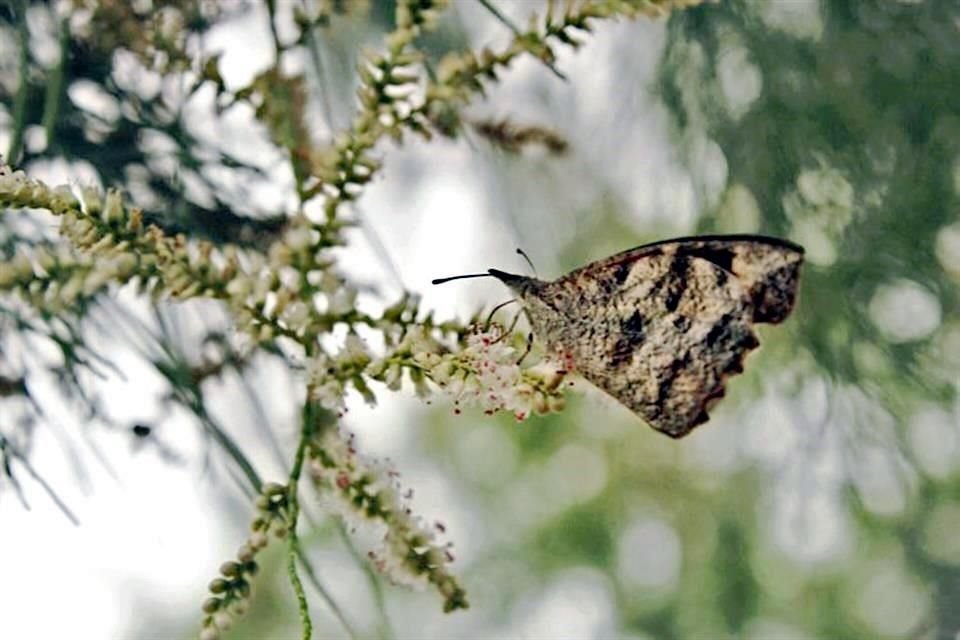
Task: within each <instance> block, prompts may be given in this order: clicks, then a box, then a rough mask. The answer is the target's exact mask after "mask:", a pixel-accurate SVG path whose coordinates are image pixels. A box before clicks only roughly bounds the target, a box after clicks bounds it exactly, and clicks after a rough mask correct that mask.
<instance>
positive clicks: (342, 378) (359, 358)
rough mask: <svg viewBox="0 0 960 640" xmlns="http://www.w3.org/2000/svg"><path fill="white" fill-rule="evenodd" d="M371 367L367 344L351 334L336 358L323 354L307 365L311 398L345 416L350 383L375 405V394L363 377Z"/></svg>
mask: <svg viewBox="0 0 960 640" xmlns="http://www.w3.org/2000/svg"><path fill="white" fill-rule="evenodd" d="M369 364H370V353H369V351H368V350H367V346H366V344H364V342H363V340H362V339H361V338H360V336H358V335H356V334H355V333H351V334H348V335H347V338H346V340H345V341H344V344H343V348H342V349H341V350H340V352H339V353H338V354H337V355H335V356H329V355H327V354H325V353H320V354H319V355H317V356H316V357H314V358H313V359H312V360H310V363H309V364H308V365H307V389H308V390H309V391H308V393H309V399H310V400H313V401H316V402H319V403H320V404H321V405H322V406H323V407H324V408H325V409H329V410H330V411H333V412H335V413H336V414H337V415H338V416H342V415H343V413H344V412H345V411H346V406H345V404H344V400H345V397H346V393H347V384H348V383H351V384H352V385H353V388H354V389H356V390H357V391H358V392H359V393H360V395H362V396H363V399H364V400H366V401H367V402H368V403H370V404H374V403H376V397H374V395H373V391H371V390H370V387H368V386H367V383H366V381H365V380H364V378H363V374H364V372H365V371H366V369H367V366H368V365H369Z"/></svg>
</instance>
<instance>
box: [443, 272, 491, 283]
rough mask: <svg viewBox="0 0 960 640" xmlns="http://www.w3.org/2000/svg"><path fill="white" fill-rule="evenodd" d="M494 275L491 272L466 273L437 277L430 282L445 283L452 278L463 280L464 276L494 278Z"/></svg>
mask: <svg viewBox="0 0 960 640" xmlns="http://www.w3.org/2000/svg"><path fill="white" fill-rule="evenodd" d="M492 277H493V275H492V274H490V273H466V274H464V275H462V276H450V277H449V278H436V279H434V280H431V281H430V284H443V283H444V282H450V281H451V280H462V279H464V278H492Z"/></svg>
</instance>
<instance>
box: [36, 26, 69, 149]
mask: <svg viewBox="0 0 960 640" xmlns="http://www.w3.org/2000/svg"><path fill="white" fill-rule="evenodd" d="M59 30H60V61H59V62H58V63H57V66H55V67H54V68H53V69H52V70H51V72H50V77H49V78H47V92H46V95H45V96H44V100H43V119H42V120H41V123H42V124H43V130H44V132H46V135H47V147H48V148H49V147H50V145H52V144H53V139H54V134H55V132H56V126H57V116H58V115H60V103H61V100H62V97H63V78H64V72H65V68H66V66H67V57H68V56H69V55H70V51H69V49H70V27H69V26H68V25H67V21H66V20H63V21H62V22H61V23H60V25H59Z"/></svg>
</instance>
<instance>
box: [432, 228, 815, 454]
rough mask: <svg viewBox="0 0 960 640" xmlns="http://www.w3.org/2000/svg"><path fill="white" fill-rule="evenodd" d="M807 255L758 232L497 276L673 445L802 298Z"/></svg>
mask: <svg viewBox="0 0 960 640" xmlns="http://www.w3.org/2000/svg"><path fill="white" fill-rule="evenodd" d="M803 254H804V250H803V247H800V246H799V245H796V244H794V243H792V242H789V241H786V240H781V239H778V238H772V237H766V236H758V235H725V236H724V235H718V236H699V237H686V238H676V239H673V240H664V241H661V242H654V243H652V244H647V245H643V246H640V247H636V248H634V249H630V250H627V251H624V252H622V253H618V254H616V255H613V256H610V257H609V258H605V259H603V260H598V261H596V262H591V263H590V264H588V265H586V266H583V267H580V268H579V269H576V270H574V271H571V272H570V273H568V274H566V275H565V276H562V277H560V278H558V279H556V280H553V281H544V280H539V279H537V278H531V277H528V276H522V275H516V274H512V273H507V272H505V271H500V270H499V269H489V270H488V271H487V273H483V274H468V275H465V276H454V277H453V278H441V279H438V280H434V281H433V282H434V284H439V283H441V282H446V281H448V280H452V279H456V278H464V277H467V278H471V277H481V276H492V277H494V278H497V279H498V280H500V281H501V282H503V283H504V284H505V285H507V286H508V287H509V288H510V289H511V290H512V291H513V292H514V293H515V294H516V295H517V297H518V299H519V300H520V301H521V303H522V305H523V308H524V311H525V313H526V315H527V317H528V319H529V321H530V326H531V329H532V331H533V333H534V335H536V336H537V337H538V338H539V339H541V340H542V341H543V342H544V343H546V347H547V349H548V350H549V351H550V352H551V353H553V354H554V355H555V356H557V357H558V358H560V359H561V361H562V362H566V363H569V364H570V365H571V366H572V368H573V369H574V371H576V372H577V373H578V374H580V375H581V376H583V377H584V378H585V379H587V380H588V381H590V382H591V383H593V384H594V385H595V386H596V387H598V388H600V389H602V390H603V391H605V392H606V393H608V394H610V395H611V396H613V397H614V398H616V399H617V400H618V401H619V402H621V403H622V404H624V405H625V406H626V407H628V408H629V409H631V410H632V411H633V412H634V413H636V414H637V415H639V416H640V417H641V418H643V419H644V420H645V421H646V422H647V423H648V424H650V426H652V427H653V428H654V429H656V430H657V431H660V432H661V433H664V434H666V435H668V436H671V437H673V438H680V437H683V436H685V435H687V434H688V433H689V432H690V431H692V430H693V429H694V428H695V427H697V426H698V425H701V424H703V423H704V422H706V421H707V420H708V419H709V415H708V413H707V412H708V410H709V409H710V408H711V407H712V406H713V404H714V403H716V402H717V401H718V400H719V399H720V398H722V397H723V395H724V393H725V383H726V379H727V377H728V376H730V375H733V374H737V373H741V372H742V371H743V360H744V358H745V356H746V355H747V353H749V352H750V351H752V350H753V349H755V348H756V347H757V346H759V341H758V340H757V336H756V334H755V333H754V330H753V326H754V325H755V324H760V323H768V324H777V323H780V322H782V321H783V320H784V319H786V317H787V316H788V315H789V314H790V312H791V310H792V309H793V307H794V303H795V301H796V297H797V285H798V283H799V278H800V266H801V264H802V263H803Z"/></svg>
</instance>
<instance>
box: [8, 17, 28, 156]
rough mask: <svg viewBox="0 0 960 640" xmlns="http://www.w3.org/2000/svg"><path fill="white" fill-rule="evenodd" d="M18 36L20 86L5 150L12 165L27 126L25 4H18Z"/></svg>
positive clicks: (21, 145)
mask: <svg viewBox="0 0 960 640" xmlns="http://www.w3.org/2000/svg"><path fill="white" fill-rule="evenodd" d="M17 35H18V36H19V47H20V58H19V60H18V63H19V64H18V66H19V72H20V86H19V87H18V88H17V97H16V98H15V99H14V103H13V127H12V129H13V130H12V132H11V133H12V135H11V136H10V147H9V148H8V150H7V162H9V163H10V164H13V163H15V162H17V161H18V160H19V159H20V152H21V151H23V131H24V129H25V128H26V126H27V102H28V100H27V98H28V96H29V94H30V79H29V77H28V75H29V71H30V69H29V66H30V30H29V29H28V28H27V3H26V0H21V2H20V20H19V24H18V25H17Z"/></svg>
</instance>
